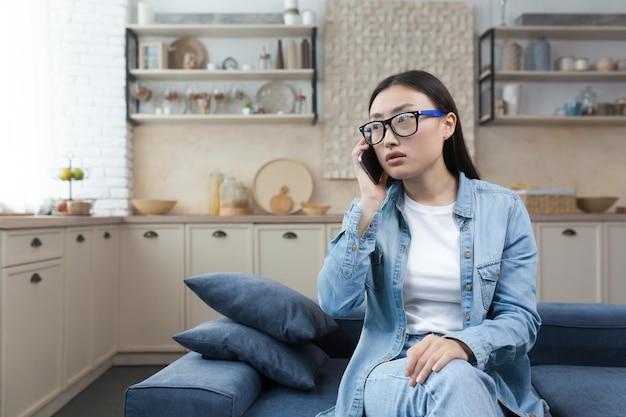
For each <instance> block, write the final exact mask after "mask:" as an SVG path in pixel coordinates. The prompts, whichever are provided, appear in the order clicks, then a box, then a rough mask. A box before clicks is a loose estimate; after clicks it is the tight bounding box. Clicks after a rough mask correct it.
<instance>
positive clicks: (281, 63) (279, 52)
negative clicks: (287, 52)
mask: <svg viewBox="0 0 626 417" xmlns="http://www.w3.org/2000/svg"><path fill="white" fill-rule="evenodd" d="M284 68H285V60H284V58H283V41H282V40H281V39H279V40H278V46H277V49H276V69H284Z"/></svg>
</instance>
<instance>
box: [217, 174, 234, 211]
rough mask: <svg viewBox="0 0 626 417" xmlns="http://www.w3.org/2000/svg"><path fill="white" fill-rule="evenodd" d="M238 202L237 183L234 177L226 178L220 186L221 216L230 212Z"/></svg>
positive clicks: (228, 176)
mask: <svg viewBox="0 0 626 417" xmlns="http://www.w3.org/2000/svg"><path fill="white" fill-rule="evenodd" d="M236 200H237V183H236V181H235V177H233V176H232V175H226V176H224V181H223V182H222V185H221V186H220V214H225V213H227V212H229V210H230V209H232V208H233V207H235V202H236Z"/></svg>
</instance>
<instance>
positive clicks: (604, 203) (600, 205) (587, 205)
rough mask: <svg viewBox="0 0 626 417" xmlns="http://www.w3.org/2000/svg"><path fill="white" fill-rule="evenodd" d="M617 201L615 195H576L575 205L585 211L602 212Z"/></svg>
mask: <svg viewBox="0 0 626 417" xmlns="http://www.w3.org/2000/svg"><path fill="white" fill-rule="evenodd" d="M616 201H617V197H578V198H576V206H577V207H578V208H579V209H581V210H582V211H584V212H585V213H604V212H605V211H607V210H608V209H609V207H611V206H612V205H613V204H615V202H616Z"/></svg>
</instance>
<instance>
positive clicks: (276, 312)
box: [185, 272, 338, 344]
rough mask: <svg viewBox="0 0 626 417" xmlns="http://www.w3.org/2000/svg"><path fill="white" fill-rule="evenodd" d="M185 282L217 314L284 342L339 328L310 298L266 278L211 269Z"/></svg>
mask: <svg viewBox="0 0 626 417" xmlns="http://www.w3.org/2000/svg"><path fill="white" fill-rule="evenodd" d="M185 284H187V286H188V287H189V288H190V289H191V290H192V291H193V292H194V293H195V294H196V295H197V296H198V297H200V299H202V301H204V302H205V303H206V304H208V305H209V307H211V308H213V309H214V310H215V311H217V312H218V313H220V314H223V315H224V316H226V317H228V318H230V319H232V320H234V321H236V322H237V323H241V324H243V325H245V326H248V327H252V328H253V329H256V330H259V331H261V332H263V333H265V334H268V335H270V336H272V337H274V338H276V339H278V340H281V341H283V342H286V343H294V344H299V343H308V342H310V341H312V340H314V339H317V338H318V337H321V336H324V335H325V334H328V333H330V332H331V331H332V330H335V329H336V328H337V327H338V325H337V322H335V320H333V318H332V317H330V316H329V315H327V314H326V313H324V312H323V311H322V309H321V308H320V307H319V305H317V304H316V303H315V302H314V301H313V300H311V299H310V298H307V297H305V296H304V295H302V294H300V293H299V292H297V291H295V290H293V289H291V288H289V287H287V286H285V285H283V284H281V283H279V282H277V281H274V280H271V279H269V278H265V277H261V276H258V275H252V274H247V273H241V272H214V273H210V274H205V275H198V276H195V277H191V278H187V279H186V280H185Z"/></svg>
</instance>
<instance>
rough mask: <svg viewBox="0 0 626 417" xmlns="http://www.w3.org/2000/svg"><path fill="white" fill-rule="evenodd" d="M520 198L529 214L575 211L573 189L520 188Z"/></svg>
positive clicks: (574, 192) (574, 193)
mask: <svg viewBox="0 0 626 417" xmlns="http://www.w3.org/2000/svg"><path fill="white" fill-rule="evenodd" d="M518 193H519V196H520V198H521V199H522V201H523V202H524V204H525V205H526V209H527V210H528V212H529V213H530V214H571V213H576V211H577V209H576V191H575V190H569V189H567V190H521V191H518Z"/></svg>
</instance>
